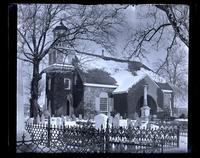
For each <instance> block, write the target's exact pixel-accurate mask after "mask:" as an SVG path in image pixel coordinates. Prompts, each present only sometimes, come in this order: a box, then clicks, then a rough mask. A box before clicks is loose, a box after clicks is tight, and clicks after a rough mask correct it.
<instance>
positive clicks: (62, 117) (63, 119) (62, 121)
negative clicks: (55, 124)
mask: <svg viewBox="0 0 200 158" xmlns="http://www.w3.org/2000/svg"><path fill="white" fill-rule="evenodd" d="M61 123H62V125H63V124H65V117H64V116H63V115H62V116H61Z"/></svg>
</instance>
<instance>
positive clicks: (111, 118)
mask: <svg viewBox="0 0 200 158" xmlns="http://www.w3.org/2000/svg"><path fill="white" fill-rule="evenodd" d="M108 118H109V124H110V125H112V123H113V117H112V116H109V117H108Z"/></svg>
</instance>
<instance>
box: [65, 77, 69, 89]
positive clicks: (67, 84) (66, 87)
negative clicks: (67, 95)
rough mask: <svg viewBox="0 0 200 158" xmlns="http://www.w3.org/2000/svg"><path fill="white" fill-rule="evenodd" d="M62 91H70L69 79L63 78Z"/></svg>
mask: <svg viewBox="0 0 200 158" xmlns="http://www.w3.org/2000/svg"><path fill="white" fill-rule="evenodd" d="M64 89H70V79H69V78H64Z"/></svg>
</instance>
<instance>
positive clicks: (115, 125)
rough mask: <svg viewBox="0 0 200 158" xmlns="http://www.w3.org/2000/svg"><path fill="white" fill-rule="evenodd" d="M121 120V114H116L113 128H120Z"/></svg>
mask: <svg viewBox="0 0 200 158" xmlns="http://www.w3.org/2000/svg"><path fill="white" fill-rule="evenodd" d="M120 119H121V117H120V114H119V113H118V114H116V115H115V117H114V118H113V127H119V120H120Z"/></svg>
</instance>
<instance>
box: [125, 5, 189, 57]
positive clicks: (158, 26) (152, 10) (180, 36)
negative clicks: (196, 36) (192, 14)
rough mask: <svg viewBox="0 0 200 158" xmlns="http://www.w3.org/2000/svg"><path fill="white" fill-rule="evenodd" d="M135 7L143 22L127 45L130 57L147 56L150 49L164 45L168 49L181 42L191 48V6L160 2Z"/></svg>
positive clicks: (140, 22) (131, 35)
mask: <svg viewBox="0 0 200 158" xmlns="http://www.w3.org/2000/svg"><path fill="white" fill-rule="evenodd" d="M134 7H135V8H136V10H137V12H138V14H137V18H140V19H139V20H140V21H139V23H138V26H139V27H136V28H134V29H133V31H132V33H131V34H130V37H129V39H128V40H127V44H126V46H125V47H124V51H127V52H128V54H127V56H128V59H132V58H134V57H139V58H140V57H145V56H146V54H145V53H146V52H148V51H149V50H151V49H150V48H155V49H157V50H158V49H160V48H162V47H163V46H165V47H166V50H167V52H169V51H170V49H172V47H173V46H174V45H176V42H180V41H181V42H183V43H184V45H185V46H186V47H189V6H187V5H177V4H170V5H167V4H165V5H160V4H159V5H136V6H135V5H134ZM163 43H165V44H163ZM167 57H168V55H167ZM167 57H166V58H167Z"/></svg>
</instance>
